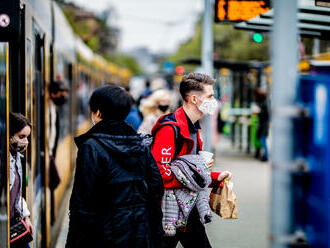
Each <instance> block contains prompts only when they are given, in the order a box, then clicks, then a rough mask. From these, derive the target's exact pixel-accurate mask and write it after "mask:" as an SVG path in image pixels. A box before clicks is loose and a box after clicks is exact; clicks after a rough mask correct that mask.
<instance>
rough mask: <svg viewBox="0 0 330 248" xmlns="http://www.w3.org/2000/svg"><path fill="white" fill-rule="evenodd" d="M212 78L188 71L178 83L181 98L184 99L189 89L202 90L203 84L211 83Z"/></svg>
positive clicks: (212, 81) (212, 82)
mask: <svg viewBox="0 0 330 248" xmlns="http://www.w3.org/2000/svg"><path fill="white" fill-rule="evenodd" d="M214 82H215V81H214V79H213V78H211V77H210V76H208V75H206V74H202V73H197V72H193V73H189V74H188V75H185V76H184V77H183V78H182V81H181V83H180V94H181V96H182V99H183V100H186V97H187V95H188V93H190V92H191V91H203V90H204V85H205V84H207V85H213V84H214Z"/></svg>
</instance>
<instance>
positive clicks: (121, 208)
mask: <svg viewBox="0 0 330 248" xmlns="http://www.w3.org/2000/svg"><path fill="white" fill-rule="evenodd" d="M130 104H131V102H130V96H129V94H128V93H127V92H126V91H125V90H124V89H123V88H121V87H119V86H115V85H112V86H103V87H100V88H97V89H96V90H95V91H94V92H93V93H92V96H91V98H90V101H89V105H90V110H91V119H92V123H93V127H92V128H91V129H90V130H89V131H88V132H87V133H85V134H83V135H81V136H79V137H77V138H75V142H76V144H77V146H78V156H77V163H76V172H75V178H74V185H73V190H72V195H71V199H70V208H69V209H70V223H69V232H68V237H67V244H66V247H70V248H71V247H79V248H81V247H141V248H142V247H143V248H144V247H159V246H158V245H157V242H159V238H160V236H161V234H162V224H161V219H162V213H161V208H160V201H161V199H162V196H163V192H164V189H163V183H162V178H161V175H160V173H159V170H158V168H157V165H156V163H155V161H154V159H153V157H152V154H151V152H150V151H149V149H148V148H147V147H146V146H144V145H143V144H142V138H140V136H139V135H138V134H137V133H136V131H135V130H134V129H133V128H132V127H131V126H129V125H128V124H126V123H125V122H124V119H125V118H126V116H127V114H128V112H129V110H130Z"/></svg>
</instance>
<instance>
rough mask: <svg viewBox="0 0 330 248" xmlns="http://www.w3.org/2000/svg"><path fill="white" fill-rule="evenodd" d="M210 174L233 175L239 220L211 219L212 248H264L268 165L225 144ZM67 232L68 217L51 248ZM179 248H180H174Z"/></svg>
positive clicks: (62, 243)
mask: <svg viewBox="0 0 330 248" xmlns="http://www.w3.org/2000/svg"><path fill="white" fill-rule="evenodd" d="M213 170H214V171H223V170H229V171H231V172H232V173H233V179H232V180H233V182H234V191H235V193H236V195H237V198H238V205H239V219H238V220H223V219H221V218H220V217H219V216H217V215H214V216H213V222H212V223H210V224H207V226H206V229H207V233H208V236H209V239H210V242H211V244H212V247H213V248H267V247H268V241H267V237H268V234H269V208H270V175H271V174H270V172H271V168H270V164H269V163H265V162H259V161H257V160H256V159H254V158H253V157H251V156H247V155H245V154H243V153H241V152H238V151H236V150H235V149H233V148H232V147H231V146H230V143H229V141H228V140H226V139H223V140H222V141H221V142H220V143H219V146H218V147H217V153H216V165H215V166H214V169H213ZM67 230H68V215H66V216H65V218H64V220H63V224H62V230H61V232H60V234H59V238H58V241H57V244H56V246H55V248H63V247H64V246H65V240H66V235H67ZM178 247H180V245H179V246H178Z"/></svg>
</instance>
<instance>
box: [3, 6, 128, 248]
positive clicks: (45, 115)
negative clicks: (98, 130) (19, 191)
mask: <svg viewBox="0 0 330 248" xmlns="http://www.w3.org/2000/svg"><path fill="white" fill-rule="evenodd" d="M120 72H122V73H121V74H123V75H121V74H120ZM129 76H130V72H129V71H127V70H124V69H120V68H118V67H117V66H116V65H114V64H112V63H109V62H107V61H106V60H104V59H103V58H102V57H101V56H99V55H97V54H95V53H93V52H92V51H91V50H90V49H89V48H88V47H87V46H86V45H85V44H84V43H83V42H82V41H81V40H80V39H79V38H78V37H77V36H76V35H75V34H74V33H73V31H72V28H71V27H70V25H69V24H68V22H67V20H66V19H65V16H64V14H63V12H62V11H61V9H60V7H59V6H58V5H57V4H56V3H55V2H54V1H50V0H4V1H1V2H0V136H1V142H0V247H9V226H10V223H9V218H8V216H9V127H10V123H9V112H10V111H12V112H20V113H22V114H24V115H25V116H26V117H27V118H28V119H29V120H30V121H31V122H32V125H33V128H32V130H31V136H30V145H29V149H28V150H27V151H26V154H25V158H26V159H25V160H26V161H25V166H24V180H23V186H22V188H23V196H24V197H25V199H26V201H27V204H28V207H29V210H30V212H31V220H32V223H33V226H34V230H35V234H34V240H33V242H32V243H31V246H32V247H51V246H53V244H54V241H56V237H57V235H58V230H59V227H60V223H61V221H62V217H63V215H64V214H66V212H65V211H64V210H65V204H64V202H66V200H67V198H68V194H67V192H68V190H67V189H68V187H69V186H70V182H71V179H72V174H73V171H74V161H75V154H76V151H75V148H74V145H73V137H74V136H75V135H77V134H78V133H80V132H82V131H84V130H86V129H87V128H88V127H89V116H88V107H87V106H88V97H89V94H90V92H91V91H92V89H93V88H95V87H97V86H99V85H102V84H104V83H105V82H109V81H116V82H117V83H118V82H120V80H121V79H123V78H124V79H125V80H127V78H128V77H129ZM59 79H60V80H62V81H65V82H66V84H67V85H68V86H69V89H70V90H69V96H68V102H67V104H65V105H63V107H60V108H59V109H58V111H59V112H60V116H61V120H60V128H59V141H58V146H57V152H56V158H55V160H56V164H57V169H58V173H59V175H60V177H61V183H60V184H59V186H58V187H57V188H56V189H55V190H54V191H50V189H49V159H50V155H52V151H51V150H52V147H50V146H52V145H51V144H50V143H49V140H48V135H49V128H50V127H49V109H48V103H49V99H48V91H47V86H48V85H49V83H50V82H52V81H55V80H59Z"/></svg>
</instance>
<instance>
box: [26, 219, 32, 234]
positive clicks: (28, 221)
mask: <svg viewBox="0 0 330 248" xmlns="http://www.w3.org/2000/svg"><path fill="white" fill-rule="evenodd" d="M25 223H26V225H27V226H28V228H29V230H30V233H31V235H32V236H33V233H34V232H33V226H32V223H31V220H30V217H29V216H27V217H25Z"/></svg>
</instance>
